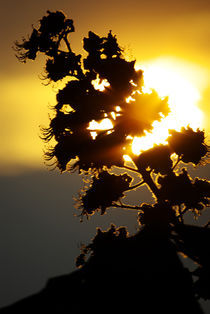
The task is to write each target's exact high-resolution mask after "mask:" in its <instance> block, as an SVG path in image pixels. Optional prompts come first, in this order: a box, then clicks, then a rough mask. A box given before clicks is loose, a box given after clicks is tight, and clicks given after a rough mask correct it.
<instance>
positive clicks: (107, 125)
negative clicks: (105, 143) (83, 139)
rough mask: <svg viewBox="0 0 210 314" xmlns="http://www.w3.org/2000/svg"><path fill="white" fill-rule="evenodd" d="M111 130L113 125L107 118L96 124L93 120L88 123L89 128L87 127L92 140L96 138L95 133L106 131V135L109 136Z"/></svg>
mask: <svg viewBox="0 0 210 314" xmlns="http://www.w3.org/2000/svg"><path fill="white" fill-rule="evenodd" d="M112 129H113V124H112V121H111V120H110V119H108V118H105V119H103V120H101V121H100V122H97V121H95V120H92V121H90V123H89V126H88V130H91V131H90V134H91V136H92V138H93V139H95V138H96V137H97V131H99V130H104V131H106V130H107V131H108V134H110V133H111V132H112V131H110V130H112Z"/></svg>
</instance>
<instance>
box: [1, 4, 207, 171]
mask: <svg viewBox="0 0 210 314" xmlns="http://www.w3.org/2000/svg"><path fill="white" fill-rule="evenodd" d="M47 9H50V10H52V11H53V10H57V9H59V10H63V11H64V12H65V13H66V15H67V16H68V17H70V18H73V20H74V24H75V27H76V32H75V33H73V34H72V48H73V50H75V51H77V52H80V53H84V51H83V50H82V39H83V37H84V36H86V35H87V33H88V31H89V30H92V31H94V32H96V33H98V34H99V35H101V36H103V35H106V34H107V33H108V31H109V30H110V29H112V31H113V33H114V34H116V35H117V38H118V41H119V43H120V45H121V46H122V47H123V48H124V49H125V51H126V53H127V55H128V57H129V58H130V59H136V63H137V65H138V67H140V68H142V67H144V65H145V64H146V65H147V66H150V68H151V67H152V68H153V67H154V65H156V66H158V69H160V76H159V75H157V73H156V76H154V79H153V85H155V84H156V83H157V82H162V85H164V83H165V82H167V84H169V85H170V86H173V88H174V89H175V90H176V88H177V93H179V92H180V84H179V82H178V81H177V80H176V81H173V72H174V71H175V72H176V74H177V73H178V80H179V77H181V79H182V77H184V79H185V81H186V80H187V81H189V82H190V84H191V85H193V86H194V87H195V88H196V89H197V92H198V93H199V100H197V102H196V106H198V107H199V109H200V110H201V111H202V112H203V119H202V125H201V127H202V128H204V127H205V128H206V133H209V129H208V124H209V121H208V117H209V112H210V106H209V100H210V76H209V73H210V71H209V70H210V59H209V37H210V31H209V29H210V28H209V26H210V25H209V24H210V22H209V21H210V4H209V1H207V0H200V1H199V0H195V1H190V0H189V1H188V0H185V1H181V0H178V1H176V2H172V1H166V0H165V1H163V0H161V1H155V0H153V1H151V0H150V1H146V2H141V1H134V0H131V1H129V2H122V1H117V0H115V1H109V0H108V1H105V2H98V1H94V0H90V1H82V0H77V1H74V2H73V1H72V2H71V1H59V3H56V1H44V2H43V1H34V2H31V1H30V2H29V1H23V0H20V1H18V2H16V1H8V2H5V3H4V5H3V6H2V7H1V12H0V15H1V23H2V27H1V30H0V32H1V41H2V42H1V70H0V81H1V107H0V128H1V132H0V142H1V150H0V161H1V165H0V172H1V173H13V174H14V172H17V173H18V172H19V171H22V170H23V169H24V168H25V167H27V168H36V169H37V168H38V169H39V168H42V169H43V158H42V157H43V149H44V145H43V143H42V142H41V140H40V139H39V135H40V133H39V126H40V125H45V126H46V125H48V113H49V105H52V104H54V103H55V96H56V90H57V89H58V87H59V85H56V84H54V85H50V86H47V87H46V86H44V85H43V81H41V80H40V79H39V77H41V74H43V67H44V59H43V58H42V56H40V57H39V58H38V60H36V62H30V61H29V62H28V63H26V64H24V65H23V64H20V63H19V62H18V61H17V59H16V58H15V56H14V51H13V50H12V45H13V43H14V41H15V40H21V38H22V36H27V35H28V34H30V33H31V29H32V28H31V25H32V24H34V25H35V26H36V25H37V22H38V20H39V18H41V17H42V16H43V15H44V14H45V12H46V10H47ZM162 67H163V71H162ZM166 70H167V71H166ZM164 71H165V72H164ZM145 73H147V72H146V69H145ZM152 73H153V72H152ZM162 73H163V74H162ZM181 84H182V83H181ZM155 87H156V86H155ZM166 92H167V90H166ZM181 92H182V94H183V97H185V98H187V99H188V94H187V93H185V90H182V91H181ZM184 94H186V95H187V96H186V95H184ZM187 101H188V100H187ZM187 101H186V102H187ZM183 109H184V108H183ZM190 111H191V110H189V111H187V114H186V110H185V111H184V110H183V115H185V116H186V115H187V116H188V117H190V115H191V114H192V111H191V112H190Z"/></svg>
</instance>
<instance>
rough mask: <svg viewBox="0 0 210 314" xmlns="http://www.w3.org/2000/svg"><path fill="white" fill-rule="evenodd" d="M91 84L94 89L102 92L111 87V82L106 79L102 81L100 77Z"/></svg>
mask: <svg viewBox="0 0 210 314" xmlns="http://www.w3.org/2000/svg"><path fill="white" fill-rule="evenodd" d="M91 83H92V85H93V86H94V88H95V89H96V90H99V91H100V92H103V91H104V90H105V89H106V87H109V86H110V84H109V82H108V81H107V80H106V79H105V80H101V79H100V78H99V75H97V78H96V79H95V80H93V81H92V82H91Z"/></svg>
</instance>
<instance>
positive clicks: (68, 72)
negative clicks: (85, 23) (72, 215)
mask: <svg viewBox="0 0 210 314" xmlns="http://www.w3.org/2000/svg"><path fill="white" fill-rule="evenodd" d="M74 31H75V28H74V23H73V20H71V19H67V18H66V17H65V15H64V14H63V13H62V12H60V11H56V12H50V11H48V12H47V15H46V16H44V17H43V18H42V19H41V20H40V23H39V26H38V28H33V31H32V34H31V36H29V38H28V39H23V41H22V42H21V43H18V42H17V43H16V51H17V56H18V58H19V60H20V61H22V62H26V61H27V60H28V59H31V60H35V59H36V57H37V55H38V53H43V54H45V55H46V56H47V60H46V66H45V72H46V79H47V80H48V81H49V82H51V81H53V82H56V81H59V80H61V79H63V78H68V79H69V80H68V81H67V83H66V85H65V86H64V88H62V89H60V90H59V91H58V93H57V96H56V99H57V104H56V106H55V107H54V112H55V114H54V117H53V118H52V119H51V121H50V124H49V127H48V128H43V129H42V138H43V140H44V141H45V142H49V141H50V140H51V139H54V140H55V145H54V146H53V147H51V148H50V149H49V150H48V151H47V152H46V154H45V158H46V160H47V161H50V160H54V165H55V167H57V168H58V169H59V170H60V171H61V172H63V171H69V172H71V171H75V170H78V172H79V173H82V174H83V175H84V176H86V175H87V176H89V177H90V176H91V179H90V180H89V181H88V182H89V186H88V187H86V189H84V190H83V191H82V192H81V193H80V194H79V199H78V201H77V207H78V208H79V209H80V211H81V215H82V216H83V215H85V216H87V217H89V216H91V215H93V214H94V213H96V212H97V211H100V212H101V214H105V213H106V211H107V209H109V208H112V207H117V208H123V209H128V210H135V211H137V213H138V218H137V220H138V224H139V230H138V232H137V234H136V235H134V236H129V234H128V232H127V230H126V228H124V227H121V228H116V227H115V226H113V225H112V226H111V228H110V229H108V230H107V231H101V229H98V232H97V235H96V237H95V238H94V239H93V241H92V243H91V244H90V245H88V246H84V247H83V249H82V252H81V255H80V256H79V257H78V259H77V266H78V267H79V266H82V267H84V269H86V268H85V267H87V269H88V274H86V277H85V279H84V278H83V281H81V282H83V284H81V285H83V286H82V287H83V288H82V289H85V288H84V287H85V284H86V285H87V287H89V286H91V287H93V286H94V289H96V287H97V284H98V283H99V282H98V277H97V276H98V274H99V273H100V274H101V272H100V271H104V269H106V276H108V277H107V278H109V275H108V274H110V273H111V274H112V275H113V276H115V275H116V273H117V274H118V273H120V270H121V271H124V270H125V269H126V271H128V269H129V271H130V272H131V273H132V276H133V277H132V276H127V277H126V275H125V277H126V279H125V282H126V283H127V284H130V283H132V284H133V281H131V279H130V278H134V277H136V276H137V277H136V278H138V279H139V282H143V283H144V284H145V285H147V283H146V279H145V278H147V277H149V278H150V276H151V274H153V275H154V276H153V275H152V276H153V277H154V279H153V281H152V279H151V278H150V280H151V282H152V283H153V284H154V285H153V284H151V286H152V290H155V288H154V287H157V289H156V290H158V286H157V282H158V285H160V287H161V289H162V290H163V291H165V292H164V293H166V296H167V297H169V298H171V295H169V291H171V290H170V289H172V291H173V293H174V294H177V293H178V295H179V297H180V298H181V299H180V300H182V301H180V302H182V304H184V303H183V302H184V301H183V294H184V293H185V291H184V289H185V288H184V287H186V289H188V290H187V291H189V293H188V296H186V295H185V297H186V300H188V301H186V307H185V310H186V311H187V309H189V308H188V307H189V306H190V305H189V304H192V311H193V310H194V309H195V312H194V311H193V313H202V312H201V311H200V310H199V307H197V305H196V304H197V303H196V301H195V299H194V297H195V296H196V297H198V298H200V297H202V298H205V299H207V298H209V292H208V291H209V290H208V287H209V282H210V278H209V273H210V272H209V263H208V262H209V256H210V254H209V247H210V245H209V241H210V233H209V229H208V225H207V226H206V227H193V226H189V225H186V224H185V221H184V219H185V218H184V215H185V214H186V213H188V212H193V214H194V215H195V216H196V217H197V216H199V215H201V214H202V212H203V211H204V210H205V209H206V207H208V206H209V205H210V182H209V181H207V180H204V179H200V178H195V179H192V178H191V177H190V175H189V173H188V171H187V168H186V167H187V165H188V164H189V163H191V164H193V165H194V166H197V165H200V164H202V163H203V162H204V161H205V162H207V161H208V153H209V148H208V146H207V144H206V143H205V134H204V131H202V130H199V129H197V130H193V129H192V128H190V127H187V128H184V127H183V128H182V129H181V130H180V131H175V130H170V135H169V137H168V139H167V143H165V144H160V145H156V146H154V147H153V148H150V149H148V150H146V151H143V152H141V154H140V155H139V156H136V155H134V154H133V153H132V149H131V147H132V140H133V138H134V137H135V136H138V137H140V136H143V135H144V131H145V130H146V131H150V130H151V129H152V128H153V127H152V123H153V122H154V121H160V120H161V119H162V118H164V117H166V116H167V115H168V113H169V107H168V99H167V98H164V99H163V98H161V97H160V96H159V95H158V94H157V92H155V91H153V92H151V93H144V92H143V88H142V87H143V84H144V83H143V71H141V70H138V71H137V70H136V69H135V60H133V61H128V60H127V59H126V58H125V52H124V51H123V49H122V48H121V47H120V46H119V44H118V42H117V38H116V36H115V35H113V33H112V32H111V31H110V32H109V33H108V35H107V36H105V37H100V36H99V35H97V34H95V33H93V32H91V31H90V32H89V33H88V36H87V37H85V38H84V40H83V48H84V56H81V55H77V54H75V53H74V52H73V51H72V48H71V44H70V38H69V36H68V35H69V34H70V33H72V32H74ZM96 81H98V82H99V85H100V83H101V84H102V83H103V82H105V83H106V84H104V85H103V84H102V88H97V86H96ZM104 119H109V122H110V123H109V128H107V129H106V128H100V123H101V121H103V120H104ZM93 121H95V125H97V126H98V128H97V127H96V128H95V129H94V130H91V127H90V126H91V125H93ZM93 131H94V136H93V134H92V133H91V132H93ZM125 154H127V155H129V156H130V159H131V161H132V166H128V165H127V164H126V163H125V160H124V158H123V155H125ZM181 163H182V167H179V165H180V164H181ZM183 164H184V165H185V168H183ZM115 167H118V170H119V169H122V171H123V172H122V174H119V172H118V174H116V172H115V169H116V168H115ZM128 170H129V175H128V174H127V172H126V171H128ZM132 173H133V176H132ZM134 175H135V178H136V177H137V178H138V180H139V181H138V183H137V184H132V182H133V177H134ZM89 177H88V178H89ZM142 185H146V186H147V187H148V188H149V190H150V191H151V193H152V194H153V197H154V204H145V203H144V202H141V200H140V201H139V203H138V204H137V205H136V206H133V205H129V204H126V203H123V202H122V199H123V198H125V196H126V192H129V191H130V190H136V193H138V191H137V189H141V186H142ZM178 252H182V253H184V254H185V255H187V256H188V257H189V258H191V259H192V260H193V261H194V262H196V263H197V264H198V269H197V270H196V271H195V272H194V273H191V272H190V271H188V270H186V269H185V268H184V267H183V265H182V264H181V262H180V261H179V259H178V257H177V253H178ZM88 254H90V259H89V260H88V261H86V256H87V255H88ZM152 260H155V265H156V266H154V263H152ZM116 261H118V263H117V265H118V266H117V267H115V266H113V265H115V263H116ZM88 265H90V266H88ZM91 265H92V266H91ZM93 265H94V266H93ZM153 266H154V267H157V269H158V271H155V270H154V269H153ZM88 267H89V268H88ZM91 267H92V268H91ZM99 269H100V271H99ZM113 269H114V270H113ZM96 270H97V271H96ZM97 272H98V273H97ZM89 274H92V277H91V276H89ZM120 274H121V275H122V273H120ZM123 274H124V273H123ZM145 274H147V275H146V276H145ZM160 274H161V276H160ZM192 276H197V281H195V282H193V281H192ZM205 276H207V278H208V280H207V279H205V278H206V277H205ZM103 278H104V282H105V285H104V287H108V286H109V285H110V286H111V284H110V282H108V279H107V281H106V278H105V276H104V277H103ZM116 278H117V280H121V281H122V279H121V277H116ZM142 278H143V279H142ZM193 278H194V277H193ZM92 280H93V281H92ZM126 280H127V281H126ZM141 280H142V281H141ZM170 280H171V283H170ZM164 282H165V285H164ZM178 282H179V284H178ZM169 284H171V286H170V287H171V288H169V289H168V288H167V287H168V285H169ZM176 285H178V288H175V287H176ZM110 286H109V289H111V291H113V290H112V288H111V287H110ZM151 286H150V287H151ZM143 288H144V285H143V284H142V288H139V289H140V291H141V293H140V295H141V294H142V295H143V298H142V300H143V299H144V297H145V296H146V292H145V291H144V289H143ZM147 288H148V286H147ZM100 289H102V293H103V294H104V293H105V289H106V288H100ZM103 289H104V290H103ZM119 289H120V288H119ZM121 289H122V290H123V292H122V293H124V289H123V288H122V287H121ZM166 289H168V290H166ZM162 290H160V291H162ZM85 291H86V290H85ZM120 291H121V290H120ZM146 291H150V289H149V288H148V290H146ZM91 293H92V292H91ZM113 293H114V292H113ZM155 293H157V295H158V292H155V291H153V294H154V295H155ZM125 295H126V294H125ZM160 295H161V293H160ZM147 297H148V300H150V296H147ZM160 298H162V295H161V297H160ZM157 299H158V298H157ZM175 299H176V302H177V298H175ZM142 302H143V301H142ZM158 302H160V301H158ZM173 302H174V301H173ZM169 303H170V302H169ZM174 304H176V303H174ZM180 304H181V303H180ZM193 304H194V305H193ZM183 306H184V305H183ZM192 311H191V310H190V309H189V311H188V312H189V313H191V312H192ZM183 312H184V310H183ZM148 313H149V311H148ZM168 313H169V312H168Z"/></svg>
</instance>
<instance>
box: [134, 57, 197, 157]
mask: <svg viewBox="0 0 210 314" xmlns="http://www.w3.org/2000/svg"><path fill="white" fill-rule="evenodd" d="M139 68H141V69H143V70H144V88H143V92H147V93H148V92H151V90H152V89H154V90H156V91H157V92H158V94H159V95H160V97H165V96H168V103H169V107H170V113H169V115H168V116H167V117H165V118H163V119H162V120H161V121H154V123H153V130H152V132H147V131H145V136H143V137H135V138H134V139H133V143H132V152H133V153H134V154H136V155H139V154H140V153H141V151H144V150H147V149H149V148H151V147H153V146H154V144H160V143H163V144H164V143H166V139H167V137H168V136H169V132H168V130H169V129H175V130H180V129H181V127H183V126H184V127H186V126H188V125H189V126H190V127H191V128H193V129H197V128H202V125H203V113H202V111H201V110H200V109H199V107H198V102H199V100H200V99H201V92H200V91H199V89H198V87H197V86H196V83H195V80H192V79H191V77H190V76H191V75H192V69H191V68H190V66H189V65H188V66H184V65H183V64H182V63H179V62H177V61H176V60H174V59H167V58H166V59H164V58H160V59H156V60H154V61H153V62H149V63H148V64H145V65H143V66H142V65H141V66H138V65H137V69H139ZM194 75H195V76H196V73H194ZM198 85H199V84H198Z"/></svg>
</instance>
